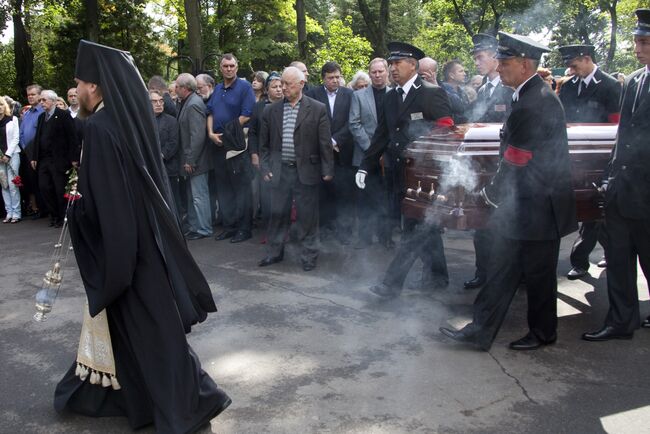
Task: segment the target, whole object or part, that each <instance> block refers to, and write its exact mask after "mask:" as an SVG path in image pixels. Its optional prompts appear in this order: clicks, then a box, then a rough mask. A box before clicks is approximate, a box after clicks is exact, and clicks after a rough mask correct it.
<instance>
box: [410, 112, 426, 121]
mask: <svg viewBox="0 0 650 434" xmlns="http://www.w3.org/2000/svg"><path fill="white" fill-rule="evenodd" d="M422 119H424V115H423V114H422V112H417V113H411V120H412V121H421V120H422Z"/></svg>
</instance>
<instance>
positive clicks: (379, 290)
mask: <svg viewBox="0 0 650 434" xmlns="http://www.w3.org/2000/svg"><path fill="white" fill-rule="evenodd" d="M370 292H372V293H373V294H375V295H378V296H380V297H384V298H393V297H397V296H398V295H399V294H400V290H399V289H395V288H391V287H389V286H388V285H386V284H385V283H380V284H378V285H375V286H373V287H372V288H370Z"/></svg>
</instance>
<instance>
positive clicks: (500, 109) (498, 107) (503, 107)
mask: <svg viewBox="0 0 650 434" xmlns="http://www.w3.org/2000/svg"><path fill="white" fill-rule="evenodd" d="M494 111H495V112H504V111H506V105H505V104H495V105H494Z"/></svg>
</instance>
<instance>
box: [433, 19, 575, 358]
mask: <svg viewBox="0 0 650 434" xmlns="http://www.w3.org/2000/svg"><path fill="white" fill-rule="evenodd" d="M549 51H550V50H549V49H548V48H546V47H544V46H541V45H540V44H538V43H536V42H535V41H533V40H532V39H530V38H527V37H525V36H520V35H511V34H508V33H504V32H499V48H498V51H497V59H499V67H498V71H499V74H500V76H501V80H503V84H505V85H506V86H510V87H512V88H514V89H515V92H514V93H513V96H512V100H513V102H512V112H511V113H510V115H509V116H508V118H507V119H506V123H505V125H504V127H503V131H502V133H501V148H500V161H499V165H498V168H497V172H496V174H495V175H494V177H493V178H492V181H491V182H490V183H489V184H488V185H486V186H485V187H484V188H483V190H481V196H482V197H483V198H484V199H485V201H486V203H488V204H489V205H490V206H492V207H493V208H494V210H493V212H492V216H491V219H490V226H491V229H492V247H491V250H490V262H489V264H488V272H487V280H486V282H485V286H483V289H481V291H480V292H479V294H478V295H477V297H476V300H475V301H474V318H473V322H472V323H470V324H468V325H467V326H466V327H464V328H463V329H462V330H452V329H449V328H444V327H443V328H441V329H440V331H441V332H442V333H443V334H444V335H445V336H448V337H450V338H452V339H454V340H457V341H460V342H467V343H471V344H473V345H475V346H477V347H479V348H481V349H483V350H486V351H487V350H488V349H489V348H490V347H491V346H492V342H493V341H494V338H495V336H496V334H497V333H498V331H499V328H500V327H501V324H502V323H503V320H504V319H505V316H506V313H507V312H508V308H509V307H510V303H511V301H512V299H513V297H514V295H515V293H516V292H517V288H518V287H519V283H520V282H521V280H522V279H525V281H526V290H527V292H528V329H529V330H528V333H527V334H526V335H525V336H524V337H523V338H521V339H518V340H516V341H514V342H512V343H511V344H510V348H511V349H513V350H534V349H537V348H540V347H542V346H544V345H550V344H552V343H554V342H555V340H556V339H557V274H556V270H557V259H558V254H559V251H560V240H561V238H562V237H563V236H564V235H567V234H569V233H571V232H573V231H574V230H575V229H576V227H577V223H576V213H575V196H574V193H573V186H572V181H571V161H570V159H569V144H568V140H567V133H566V122H565V119H564V110H563V109H562V104H561V103H560V100H559V99H558V97H557V96H556V95H555V92H553V90H552V89H551V88H550V87H549V86H547V85H546V84H544V81H543V80H542V78H541V77H540V76H539V75H537V67H538V66H539V59H540V57H541V55H542V53H546V52H549Z"/></svg>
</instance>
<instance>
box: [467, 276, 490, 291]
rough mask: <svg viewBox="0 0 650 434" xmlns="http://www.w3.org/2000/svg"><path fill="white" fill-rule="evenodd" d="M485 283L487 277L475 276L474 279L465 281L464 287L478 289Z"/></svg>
mask: <svg viewBox="0 0 650 434" xmlns="http://www.w3.org/2000/svg"><path fill="white" fill-rule="evenodd" d="M483 285H485V279H483V278H481V277H475V278H473V279H472V280H468V281H467V282H465V283H463V288H465V289H476V288H480V287H481V286H483Z"/></svg>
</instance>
